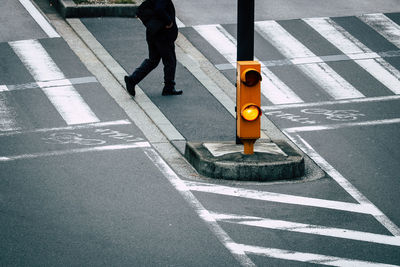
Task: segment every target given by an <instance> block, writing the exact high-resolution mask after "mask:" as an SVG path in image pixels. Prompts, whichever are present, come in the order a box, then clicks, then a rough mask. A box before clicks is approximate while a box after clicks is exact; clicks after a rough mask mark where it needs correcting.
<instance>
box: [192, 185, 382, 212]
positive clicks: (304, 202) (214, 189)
mask: <svg viewBox="0 0 400 267" xmlns="http://www.w3.org/2000/svg"><path fill="white" fill-rule="evenodd" d="M185 183H186V185H187V186H188V188H189V189H190V190H192V191H198V192H204V193H212V194H219V195H225V196H233V197H241V198H248V199H255V200H261V201H270V202H276V203H285V204H292V205H300V206H309V207H317V208H324V209H334V210H342V211H348V212H356V213H363V214H373V213H374V212H375V209H374V208H373V207H371V206H370V205H361V204H355V203H349V202H341V201H334V200H326V199H319V198H310V197H301V196H294V195H287V194H280V193H272V192H266V191H258V190H251V189H246V188H237V187H230V186H223V185H214V184H207V183H200V182H190V181H187V182H185Z"/></svg>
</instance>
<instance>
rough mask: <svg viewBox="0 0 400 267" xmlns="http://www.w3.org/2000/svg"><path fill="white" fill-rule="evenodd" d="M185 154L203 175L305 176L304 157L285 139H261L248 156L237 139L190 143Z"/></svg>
mask: <svg viewBox="0 0 400 267" xmlns="http://www.w3.org/2000/svg"><path fill="white" fill-rule="evenodd" d="M185 157H186V159H187V160H188V161H189V162H190V164H192V166H193V167H194V168H195V169H196V170H197V171H198V172H199V173H200V174H202V175H204V176H207V177H211V178H216V179H226V180H240V181H274V180H286V179H296V178H299V177H301V176H303V175H304V169H305V167H304V158H303V156H301V155H300V154H298V153H297V152H296V151H295V150H294V149H293V148H292V147H291V146H289V145H288V144H287V143H285V142H283V141H275V142H273V143H272V142H262V141H257V142H256V143H255V146H254V154H252V155H245V154H244V153H243V145H236V144H235V143H234V142H208V143H207V142H205V143H196V142H187V144H186V149H185Z"/></svg>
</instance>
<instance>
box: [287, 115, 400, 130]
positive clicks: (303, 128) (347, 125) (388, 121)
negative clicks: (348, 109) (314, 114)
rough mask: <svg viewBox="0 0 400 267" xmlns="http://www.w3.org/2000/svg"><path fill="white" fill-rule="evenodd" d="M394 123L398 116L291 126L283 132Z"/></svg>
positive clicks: (397, 121)
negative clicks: (383, 118) (372, 119)
mask: <svg viewBox="0 0 400 267" xmlns="http://www.w3.org/2000/svg"><path fill="white" fill-rule="evenodd" d="M395 123H400V118H394V119H385V120H374V121H362V122H346V123H337V124H326V125H316V126H303V127H291V128H286V129H284V132H285V133H298V132H314V131H325V130H337V129H342V128H350V127H361V126H376V125H389V124H395Z"/></svg>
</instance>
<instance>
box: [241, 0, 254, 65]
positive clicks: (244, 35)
mask: <svg viewBox="0 0 400 267" xmlns="http://www.w3.org/2000/svg"><path fill="white" fill-rule="evenodd" d="M253 59H254V0H238V19H237V60H238V61H240V60H253Z"/></svg>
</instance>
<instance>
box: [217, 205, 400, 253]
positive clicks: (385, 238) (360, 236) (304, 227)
mask: <svg viewBox="0 0 400 267" xmlns="http://www.w3.org/2000/svg"><path fill="white" fill-rule="evenodd" d="M211 215H212V216H213V217H214V219H215V220H217V221H223V222H228V223H234V224H241V225H248V226H254V227H260V228H267V229H275V230H282V231H290V232H298V233H305V234H312V235H321V236H329V237H335V238H342V239H351V240H357V241H363V242H370V243H377V244H384V245H390V246H400V237H398V236H389V235H381V234H374V233H367V232H360V231H354V230H348V229H341V228H333V227H326V226H321V225H313V224H304V223H296V222H289V221H282V220H273V219H267V218H260V217H253V216H245V215H236V214H222V213H214V212H211Z"/></svg>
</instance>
